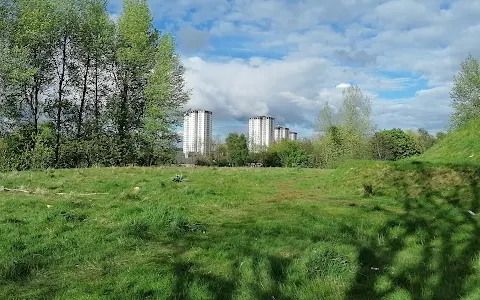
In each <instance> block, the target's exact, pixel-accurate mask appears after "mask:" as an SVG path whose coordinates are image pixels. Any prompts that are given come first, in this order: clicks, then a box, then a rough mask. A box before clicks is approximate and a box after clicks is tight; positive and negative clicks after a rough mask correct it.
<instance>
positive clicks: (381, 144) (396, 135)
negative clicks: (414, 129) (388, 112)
mask: <svg viewBox="0 0 480 300" xmlns="http://www.w3.org/2000/svg"><path fill="white" fill-rule="evenodd" d="M372 144H373V156H374V158H375V159H377V160H399V159H403V158H407V157H411V156H414V155H418V154H421V153H422V147H421V146H420V145H419V144H418V143H417V141H416V140H415V139H414V138H413V137H412V136H411V135H408V134H407V133H406V132H405V131H403V130H401V129H391V130H382V131H379V132H376V133H375V136H374V137H373V140H372Z"/></svg>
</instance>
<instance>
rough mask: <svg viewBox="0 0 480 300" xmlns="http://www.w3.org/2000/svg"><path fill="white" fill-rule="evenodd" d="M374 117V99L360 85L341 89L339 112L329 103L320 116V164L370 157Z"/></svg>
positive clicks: (317, 143) (327, 166)
mask: <svg viewBox="0 0 480 300" xmlns="http://www.w3.org/2000/svg"><path fill="white" fill-rule="evenodd" d="M371 119H372V117H371V101H370V99H369V98H368V97H367V96H366V95H364V94H363V92H362V91H361V89H360V88H359V87H358V86H351V87H348V88H346V89H345V90H344V91H343V92H342V104H341V107H340V109H339V112H338V114H336V115H335V114H334V113H333V110H332V109H331V107H330V106H329V105H328V103H326V104H325V106H324V107H323V108H322V109H321V111H320V113H319V118H318V119H317V131H319V132H322V136H320V137H319V138H318V139H317V141H316V143H315V148H316V149H317V151H316V152H317V153H318V155H319V156H320V157H318V159H317V162H318V164H320V165H321V166H323V167H326V168H329V167H333V166H335V165H336V164H338V163H339V162H340V161H342V160H345V159H369V158H371V148H370V146H371V144H370V143H369V139H370V137H371V136H372V135H373V131H374V125H373V123H372V120H371Z"/></svg>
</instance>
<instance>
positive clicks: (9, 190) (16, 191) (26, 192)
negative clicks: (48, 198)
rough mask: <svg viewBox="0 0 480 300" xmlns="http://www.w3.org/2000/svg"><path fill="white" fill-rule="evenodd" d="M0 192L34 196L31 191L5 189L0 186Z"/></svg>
mask: <svg viewBox="0 0 480 300" xmlns="http://www.w3.org/2000/svg"><path fill="white" fill-rule="evenodd" d="M0 191H1V192H14V193H25V194H35V192H33V191H27V190H21V189H7V188H6V187H3V186H0Z"/></svg>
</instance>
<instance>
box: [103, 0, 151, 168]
mask: <svg viewBox="0 0 480 300" xmlns="http://www.w3.org/2000/svg"><path fill="white" fill-rule="evenodd" d="M158 36H159V33H158V32H157V31H156V30H155V29H154V28H153V23H152V17H151V14H150V10H149V8H148V5H147V2H146V1H145V0H125V1H124V5H123V12H122V15H121V16H120V19H119V20H118V28H117V48H116V57H115V58H116V61H115V78H116V90H117V94H116V95H115V97H114V98H113V102H112V103H111V105H110V108H111V110H112V116H113V122H114V124H115V127H116V133H117V138H118V144H119V145H118V147H119V148H120V151H121V153H122V154H121V156H122V157H121V161H122V164H126V163H131V162H133V161H134V160H135V147H136V146H135V143H134V140H135V138H136V135H137V133H138V131H139V130H140V129H141V127H142V123H143V116H144V112H145V111H144V110H145V105H146V99H145V93H144V91H145V87H146V86H147V83H148V78H149V76H150V74H151V72H152V70H153V69H154V68H155V58H156V54H157V49H156V45H157V43H158Z"/></svg>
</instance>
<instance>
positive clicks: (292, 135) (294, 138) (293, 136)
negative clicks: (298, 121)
mask: <svg viewBox="0 0 480 300" xmlns="http://www.w3.org/2000/svg"><path fill="white" fill-rule="evenodd" d="M289 139H290V140H292V141H296V140H297V133H296V132H293V131H290V133H289Z"/></svg>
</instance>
